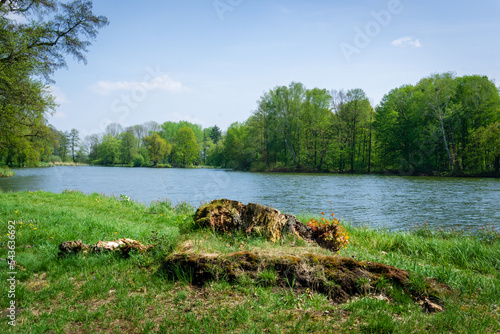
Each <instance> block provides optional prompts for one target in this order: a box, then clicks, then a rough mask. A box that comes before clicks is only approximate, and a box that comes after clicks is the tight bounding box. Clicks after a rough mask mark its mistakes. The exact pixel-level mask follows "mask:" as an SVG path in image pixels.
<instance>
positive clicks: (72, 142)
mask: <svg viewBox="0 0 500 334" xmlns="http://www.w3.org/2000/svg"><path fill="white" fill-rule="evenodd" d="M78 135H79V132H78V130H77V129H71V131H70V132H69V133H68V137H67V138H68V144H69V147H70V150H71V158H72V161H73V162H75V153H77V150H78V144H79V143H80V137H79V136H78Z"/></svg>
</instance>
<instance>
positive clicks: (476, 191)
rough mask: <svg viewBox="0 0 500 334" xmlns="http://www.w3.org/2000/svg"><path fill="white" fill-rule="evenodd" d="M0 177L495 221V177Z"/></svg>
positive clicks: (85, 173) (127, 173) (31, 184)
mask: <svg viewBox="0 0 500 334" xmlns="http://www.w3.org/2000/svg"><path fill="white" fill-rule="evenodd" d="M15 172H16V176H14V177H12V178H0V189H2V190H4V191H20V190H31V191H34V190H44V191H51V192H61V191H63V190H64V189H77V190H81V191H82V192H84V193H93V192H97V193H104V194H107V195H115V196H119V195H120V194H124V195H128V196H130V197H131V198H132V199H133V200H137V201H141V202H144V203H148V204H149V203H150V202H151V201H155V200H159V199H165V198H167V199H169V200H170V201H172V203H174V204H176V203H178V202H183V201H186V202H189V203H190V204H192V205H194V206H199V205H200V203H201V202H203V201H210V200H212V199H218V198H229V199H235V200H238V201H241V202H243V203H248V202H256V203H260V204H265V205H269V206H273V207H275V208H278V209H280V210H281V211H283V212H286V213H293V214H302V213H314V214H316V215H318V214H320V213H321V211H324V212H325V213H330V212H331V211H330V206H331V207H332V208H333V211H334V212H335V214H336V217H339V218H344V219H346V220H349V221H353V222H363V223H365V224H367V225H370V226H374V227H381V226H385V227H388V228H390V229H408V228H410V227H411V226H412V225H413V224H423V223H425V222H427V223H428V224H429V225H430V226H434V227H440V226H441V227H451V226H457V225H466V226H475V227H479V226H484V225H493V226H495V227H496V228H500V180H499V179H487V178H484V179H483V178H436V177H401V176H380V175H338V174H289V173H248V172H234V171H228V170H217V169H152V168H109V167H89V166H85V167H52V168H27V169H17V170H15Z"/></svg>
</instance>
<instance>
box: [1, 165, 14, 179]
mask: <svg viewBox="0 0 500 334" xmlns="http://www.w3.org/2000/svg"><path fill="white" fill-rule="evenodd" d="M14 175H16V173H15V172H14V171H13V170H12V169H10V168H9V167H8V166H2V167H0V177H12V176H14Z"/></svg>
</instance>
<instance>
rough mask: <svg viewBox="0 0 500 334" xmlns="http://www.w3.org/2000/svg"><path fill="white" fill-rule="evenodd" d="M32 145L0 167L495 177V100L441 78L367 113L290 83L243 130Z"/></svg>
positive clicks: (165, 130)
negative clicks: (80, 164)
mask: <svg viewBox="0 0 500 334" xmlns="http://www.w3.org/2000/svg"><path fill="white" fill-rule="evenodd" d="M28 140H29V139H28ZM33 140H36V141H37V143H36V145H35V143H34V145H33V147H37V150H36V152H34V153H30V152H29V150H26V149H25V147H12V148H10V149H7V150H6V149H3V150H2V151H1V152H0V156H1V161H2V162H3V163H5V164H9V165H34V164H35V165H36V164H37V163H38V161H42V162H84V163H90V164H95V165H126V166H136V167H139V166H157V167H170V166H175V167H187V166H195V165H204V166H214V167H223V168H232V169H238V170H252V171H304V172H339V173H342V172H349V173H372V172H390V173H397V174H404V175H494V174H495V175H497V176H498V173H499V158H500V96H499V90H498V88H497V87H496V86H495V85H494V83H493V82H491V81H490V80H489V79H488V78H487V77H483V76H463V77H456V76H454V75H453V74H452V73H444V74H435V75H432V76H430V77H427V78H424V79H422V80H420V82H418V83H417V84H416V85H405V86H402V87H399V88H395V89H393V90H392V91H390V92H389V93H388V94H386V95H385V96H384V98H383V100H382V101H381V103H380V105H378V106H376V107H375V108H373V107H372V105H371V104H370V101H369V99H368V98H367V96H366V94H365V92H364V91H363V90H362V89H351V90H348V91H344V90H333V91H328V90H326V89H318V88H314V89H307V88H306V87H304V85H303V84H301V83H297V82H292V83H291V84H290V85H289V86H280V87H275V88H273V89H271V90H269V91H268V92H266V93H265V94H264V95H263V96H261V97H260V99H259V100H258V102H257V108H256V110H255V111H254V112H253V114H252V115H251V116H250V117H249V118H248V119H247V120H246V121H244V122H237V123H233V124H231V126H230V127H229V128H228V129H227V130H226V131H225V132H222V131H221V129H220V128H219V127H218V126H216V125H215V126H213V127H209V128H205V129H203V128H202V127H201V126H200V125H197V124H192V123H189V122H186V121H181V122H165V123H163V124H158V123H156V122H147V123H144V124H140V125H134V126H130V127H127V128H123V127H122V126H121V125H120V124H117V123H111V124H109V125H108V126H107V127H106V129H105V131H104V132H103V133H100V134H93V135H90V136H86V137H85V138H80V137H79V133H78V131H77V130H76V129H73V130H71V131H58V130H57V129H55V128H53V127H51V126H48V128H47V133H46V135H45V137H44V138H43V139H40V138H37V137H33Z"/></svg>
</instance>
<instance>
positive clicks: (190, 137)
mask: <svg viewBox="0 0 500 334" xmlns="http://www.w3.org/2000/svg"><path fill="white" fill-rule="evenodd" d="M174 143H175V145H174V151H173V154H174V160H175V161H176V162H178V163H182V164H183V165H189V164H192V163H194V162H195V161H196V160H197V159H198V156H199V154H200V147H199V146H198V142H197V140H196V137H195V134H194V132H193V130H192V129H191V128H190V127H188V126H184V127H182V128H180V129H179V131H178V132H177V134H176V136H175V138H174Z"/></svg>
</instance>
